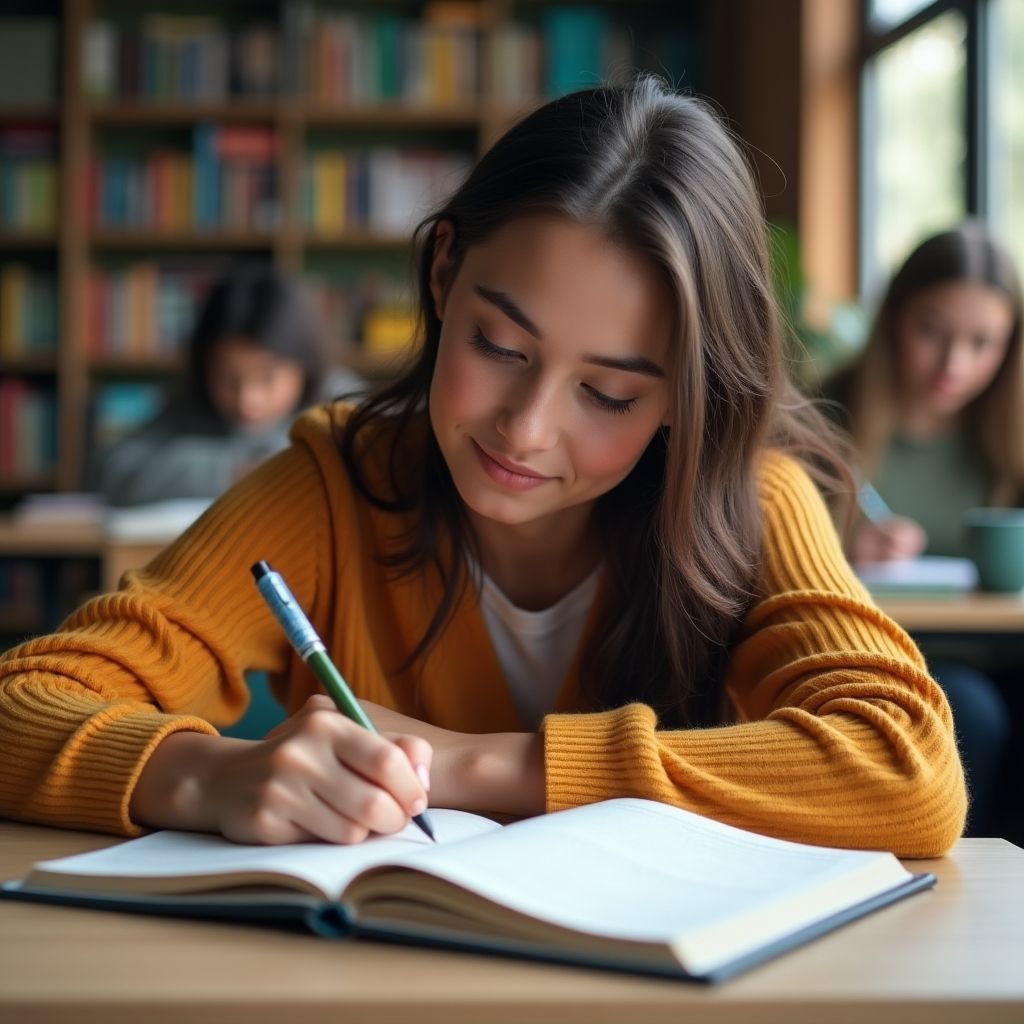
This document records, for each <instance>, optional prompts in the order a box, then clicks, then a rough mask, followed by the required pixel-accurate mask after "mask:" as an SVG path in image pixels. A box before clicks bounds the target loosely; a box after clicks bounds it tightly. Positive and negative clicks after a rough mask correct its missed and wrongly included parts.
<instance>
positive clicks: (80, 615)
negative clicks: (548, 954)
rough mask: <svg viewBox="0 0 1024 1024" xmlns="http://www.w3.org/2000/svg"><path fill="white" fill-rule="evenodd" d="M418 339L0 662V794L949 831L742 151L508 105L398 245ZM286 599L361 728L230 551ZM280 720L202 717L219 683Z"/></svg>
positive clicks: (362, 829)
mask: <svg viewBox="0 0 1024 1024" xmlns="http://www.w3.org/2000/svg"><path fill="white" fill-rule="evenodd" d="M419 241H420V247H421V258H420V269H419V275H418V276H419V289H420V296H421V304H422V321H423V338H422V341H423V344H422V348H421V349H420V351H419V354H418V356H417V358H416V359H415V361H414V362H413V363H412V364H411V366H410V367H409V369H408V371H407V372H406V373H405V375H404V376H403V377H402V378H401V379H400V380H398V381H397V382H396V383H394V384H393V385H392V386H391V387H389V388H387V389H386V390H384V391H383V392H381V393H379V394H377V395H376V396H374V397H372V398H370V399H369V400H367V401H365V402H363V403H362V404H361V405H359V406H358V407H357V408H356V409H355V410H354V411H353V410H351V409H349V408H347V407H343V406H340V405H338V406H334V407H326V408H323V409H320V410H318V411H316V412H314V413H311V414H308V415H307V416H305V417H303V418H302V419H301V420H300V422H299V424H298V425H297V426H296V427H295V428H294V430H293V433H292V437H293V444H292V446H291V448H289V449H288V450H287V451H286V452H284V453H282V454H280V455H277V456H275V457H274V458H273V459H271V460H270V461H269V462H268V463H267V464H266V465H264V466H263V467H261V468H260V469H258V470H257V471H256V472H255V473H253V474H251V475H250V476H249V477H247V478H246V479H245V480H243V481H242V482H240V483H239V484H238V485H237V486H236V487H235V488H233V489H232V490H231V491H230V492H229V493H228V495H226V496H225V497H224V498H223V499H222V500H221V501H219V502H218V503H216V504H215V505H214V507H213V508H212V509H211V510H210V511H209V512H208V513H207V514H206V516H205V517H204V518H203V519H201V520H200V521H199V522H198V523H197V524H196V525H195V526H194V527H193V528H192V529H191V530H189V531H188V532H187V533H186V534H185V535H184V536H183V537H182V538H181V539H180V540H179V541H178V542H176V543H175V544H173V545H172V546H171V547H170V548H168V549H167V550H166V551H165V552H164V553H163V554H162V555H161V556H159V557H158V558H157V559H156V560H155V561H154V562H153V563H151V564H150V565H149V566H148V567H147V568H146V569H145V570H143V571H141V572H137V573H134V574H129V575H128V576H127V578H126V579H125V581H124V583H123V586H122V588H121V589H120V590H119V591H118V592H117V593H115V594H111V595H107V596H104V597H100V598H98V599H96V600H94V601H93V602H92V603H90V604H88V605H86V606H85V607H83V608H82V609H81V610H80V611H79V612H77V613H76V614H75V615H73V616H72V617H71V618H70V619H69V620H68V621H67V622H66V623H65V624H64V627H63V629H62V630H61V631H60V632H58V633H57V634H54V635H52V636H48V637H43V638H41V639H38V640H35V641H33V642H30V643H28V644H26V645H24V646H22V647H20V648H17V649H15V650H13V651H11V652H9V653H8V654H7V656H6V659H5V660H4V661H2V662H0V744H2V746H3V749H4V750H5V751H8V752H9V759H10V761H11V767H10V769H9V770H8V772H6V773H5V776H4V778H3V779H2V780H0V809H2V811H3V812H4V813H7V814H9V815H14V816H17V817H20V818H22V819H26V820H35V821H50V822H59V823H62V824H64V825H72V826H78V827H88V828H103V829H110V830H114V831H119V832H123V833H129V834H130V833H133V832H136V831H138V829H139V828H140V827H142V826H158V827H177V828H187V829H198V830H209V831H219V832H222V833H224V834H225V835H228V836H230V837H233V838H236V839H239V840H244V841H254V842H265V843H282V842H292V841H297V840H306V839H310V838H316V839H321V840H327V841H330V842H339V843H349V842H357V841H360V840H362V839H363V838H364V837H365V836H366V835H367V834H368V833H369V832H383V833H389V832H393V831H395V830H396V829H398V828H400V827H402V826H403V825H404V824H405V823H406V822H407V821H408V818H409V815H412V814H418V813H419V812H420V811H421V810H422V809H423V807H424V805H425V803H426V801H427V800H428V797H429V800H430V801H431V803H433V804H435V805H437V806H447V807H458V808H465V809H469V810H482V811H489V812H496V813H502V814H510V815H531V814H539V813H541V812H543V811H545V810H556V809H558V808H562V807H568V806H571V805H575V804H580V803H586V802H591V801H596V800H602V799H606V798H610V797H615V796H622V795H627V794H629V795H634V796H643V797H647V798H651V799H655V800H664V801H667V802H671V803H673V804H677V805H679V806H683V807H687V808H690V809H692V810H694V811H697V812H698V813H701V814H706V815H708V816H711V817H714V818H717V819H720V820H722V821H726V822H729V823H731V824H734V825H738V826H740V827H746V828H750V829H754V830H759V831H762V832H766V833H770V834H772V835H776V836H784V837H788V838H792V839H796V840H803V841H808V842H817V843H836V844H845V845H849V846H856V847H887V848H890V849H894V850H896V851H898V852H899V853H902V854H907V855H933V854H938V853H941V852H942V851H944V850H945V849H947V848H948V847H949V845H950V844H951V843H952V842H954V840H955V839H956V838H957V836H958V835H959V834H960V830H961V827H962V825H963V819H964V812H965V792H964V785H963V776H962V773H961V768H960V763H959V759H958V756H957V752H956V746H955V743H954V739H953V731H952V722H951V718H950V713H949V708H948V706H947V704H946V702H945V699H944V697H943V695H942V691H941V690H940V689H939V688H938V687H937V686H936V685H935V684H934V683H933V682H932V680H931V679H930V678H929V676H928V674H927V672H926V671H925V667H924V664H923V662H922V659H921V657H920V655H919V653H918V652H917V650H916V648H915V647H914V646H913V644H912V643H911V642H910V640H909V639H908V638H907V636H906V635H905V634H904V633H903V631H902V630H900V629H899V628H898V627H897V626H895V625H894V624H893V623H892V622H890V621H889V620H888V619H886V618H885V616H884V615H882V614H881V613H880V612H879V611H878V609H877V608H875V607H874V606H873V605H872V604H871V602H870V599H869V598H868V595H867V593H866V592H865V590H864V589H863V588H862V587H861V586H860V585H859V584H858V582H857V580H856V579H855V577H854V576H853V574H852V573H851V571H850V569H849V567H848V565H847V564H846V561H845V559H844V557H843V555H842V552H841V550H840V545H839V543H838V541H837V538H836V535H835V533H834V531H833V529H832V526H831V523H830V519H829V514H828V511H827V509H826V506H825V504H824V502H823V500H822V498H821V496H820V495H819V493H818V491H817V489H816V488H815V486H814V484H813V483H812V482H811V479H810V478H809V476H808V474H807V472H805V470H804V469H803V468H802V465H801V462H800V461H799V459H800V457H801V453H803V456H804V457H806V459H807V461H808V463H809V464H811V465H814V466H820V465H822V463H823V460H827V459H828V458H829V455H830V448H829V446H828V445H827V443H826V438H827V435H828V428H827V427H826V426H825V425H824V422H823V421H822V420H821V419H820V418H819V416H818V414H817V413H816V412H815V411H814V410H813V408H812V407H811V406H809V405H808V404H807V403H801V402H799V401H797V400H796V396H795V395H794V393H793V391H792V389H791V388H790V386H789V384H788V383H787V382H786V378H785V375H784V372H783V362H782V339H781V335H780V325H779V318H778V316H777V312H776V307H775V302H774V299H773V293H772V287H771V283H770V269H769V259H768V255H767V247H766V236H765V225H764V221H763V218H762V215H761V211H760V208H759V204H758V201H757V196H756V192H755V188H754V183H753V180H752V176H751V174H750V172H749V170H748V168H747V166H746V164H745V163H744V160H743V158H742V156H741V154H740V153H739V151H738V149H737V147H736V145H735V144H734V142H733V141H732V140H731V139H730V137H729V135H728V133H727V132H726V131H724V130H723V128H722V127H721V125H720V124H719V123H718V122H717V121H716V119H715V118H714V116H713V115H712V114H711V113H709V111H708V110H707V109H706V108H705V107H704V106H703V105H702V104H701V103H700V102H699V101H697V100H695V99H690V98H684V97H680V96H676V95H674V94H672V93H671V92H669V91H667V90H666V89H665V88H663V87H662V86H661V85H660V84H659V83H658V82H657V81H655V80H653V79H650V78H642V79H639V80H638V81H637V82H636V83H634V84H633V85H632V86H630V87H628V88H599V89H593V90H588V91H584V92H581V93H577V94H574V95H570V96H567V97H564V98H562V99H559V100H556V101H553V102H551V103H549V104H547V105H545V106H544V107H542V108H540V109H539V110H538V111H536V112H535V113H533V114H531V115H530V116H529V117H527V118H526V119H524V120H523V121H522V122H520V123H519V124H518V125H516V126H515V127H513V128H512V129H511V130H510V131H509V132H508V133H507V134H506V135H505V136H504V137H503V138H502V139H501V140H499V141H498V142H497V143H496V144H495V146H494V147H493V148H492V149H491V150H490V151H489V152H488V153H487V154H486V155H485V156H484V157H483V158H482V159H481V161H480V163H479V165H478V166H477V167H476V169H475V170H474V171H473V172H472V174H471V175H470V176H469V178H468V179H467V181H466V182H465V183H464V184H463V185H462V186H461V187H460V188H459V189H458V190H457V191H456V193H455V194H454V195H453V196H452V197H451V199H450V200H449V201H448V202H447V203H446V204H445V205H444V206H443V208H442V209H440V210H438V211H437V213H436V214H435V215H434V216H432V217H431V218H429V219H428V221H427V222H426V223H425V224H424V225H423V228H422V231H421V234H420V238H419ZM258 559H266V560H267V561H268V562H269V563H270V564H271V566H273V567H274V568H275V569H277V570H278V571H280V572H281V573H282V575H283V576H284V578H285V579H286V580H287V582H288V583H289V584H290V585H291V588H292V590H293V591H294V592H295V594H296V597H297V599H298V600H299V601H300V603H301V604H302V606H303V607H304V608H305V609H306V611H307V612H308V614H309V616H310V618H311V620H312V622H313V624H314V626H315V627H316V629H317V630H318V632H319V633H320V634H321V636H323V638H324V639H325V641H326V643H327V644H328V647H329V649H330V650H331V652H332V654H333V656H334V658H335V659H336V661H337V662H338V664H339V667H340V668H341V670H342V672H343V673H344V675H345V676H346V678H347V679H348V680H349V681H350V682H351V683H352V685H353V686H354V687H355V688H356V690H357V692H358V694H359V696H360V698H361V699H362V700H363V701H364V702H365V707H366V708H367V710H368V712H369V713H370V714H371V716H372V717H373V718H374V720H375V722H376V724H377V725H378V727H379V728H380V729H381V730H383V731H385V732H386V735H385V736H376V735H372V734H369V733H367V732H365V731H364V730H361V729H359V728H358V727H357V726H354V725H353V724H352V723H351V722H349V721H348V720H347V719H345V718H344V717H343V716H342V715H340V714H338V713H337V712H336V711H335V710H334V709H333V707H332V706H331V704H330V701H329V700H328V699H327V698H326V697H325V696H323V695H320V694H317V692H316V685H315V681H314V680H313V678H312V676H311V675H310V673H309V672H308V671H307V669H306V668H305V666H304V665H303V663H302V662H301V661H299V660H298V659H297V658H296V657H295V656H294V655H293V654H292V653H291V651H290V649H289V646H288V643H287V642H286V640H285V638H284V637H283V636H282V634H281V631H280V629H279V628H277V626H276V624H275V623H274V621H273V619H272V617H271V614H270V612H269V611H268V609H267V608H266V607H265V605H264V603H263V601H262V599H261V598H260V596H259V594H258V593H257V591H256V588H255V587H254V585H253V583H252V580H251V578H250V575H249V568H250V566H251V565H252V563H253V562H255V561H256V560H258ZM246 668H262V669H265V670H268V671H269V672H271V673H273V675H274V678H275V680H276V688H277V689H276V692H277V693H278V694H279V695H280V698H281V700H282V701H283V703H284V704H285V706H286V708H287V711H288V712H289V718H288V719H287V720H286V721H285V722H284V723H283V724H282V725H280V726H279V727H278V728H277V729H275V730H274V731H273V732H272V733H271V734H270V735H269V736H268V737H266V739H264V740H262V741H259V742H246V741H241V740H232V739H227V738H224V737H220V736H218V735H217V733H216V732H215V729H214V725H215V724H217V723H223V722H227V721H230V720H232V719H233V718H235V717H237V715H238V714H239V712H240V710H241V708H242V707H243V706H244V704H245V700H246V693H245V687H244V683H243V678H242V672H243V670H244V669H246Z"/></svg>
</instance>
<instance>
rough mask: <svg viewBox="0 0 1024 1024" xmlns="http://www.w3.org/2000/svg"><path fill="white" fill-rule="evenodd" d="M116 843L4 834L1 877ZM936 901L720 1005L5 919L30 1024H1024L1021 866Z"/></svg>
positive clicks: (329, 949)
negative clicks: (187, 1023) (581, 1023)
mask: <svg viewBox="0 0 1024 1024" xmlns="http://www.w3.org/2000/svg"><path fill="white" fill-rule="evenodd" d="M112 841H113V840H112V839H111V837H109V836H96V835H89V834H85V833H75V832H63V831H59V830H54V829H45V828H34V827H31V826H27V825H16V824H12V823H6V822H0V877H2V878H17V877H21V876H22V875H23V874H24V873H25V872H26V871H27V870H28V868H29V866H30V865H31V864H32V863H33V862H34V861H36V860H39V859H42V858H45V857H55V856H63V855H66V854H70V853H76V852H80V851H84V850H86V849H94V848H96V847H99V846H104V845H107V844H109V843H110V842H112ZM910 865H911V867H912V868H913V869H915V870H922V869H925V870H930V871H934V872H935V874H936V875H938V877H939V884H938V886H937V887H936V888H935V889H933V890H931V891H929V892H926V893H922V894H920V895H917V896H914V897H912V898H910V899H908V900H906V901H904V902H902V903H899V904H896V905H895V906H892V907H888V908H886V909H885V910H883V911H880V912H879V913H877V914H874V915H871V916H870V917H867V918H864V919H863V920H860V921H856V922H854V923H853V924H851V925H849V926H847V927H846V928H843V929H840V930H839V931H837V932H834V933H832V934H831V935H827V936H825V937H823V938H821V939H818V940H816V941H815V942H812V943H811V944H810V945H808V946H805V947H803V948H802V949H799V950H795V951H793V952H791V953H787V954H786V955H784V956H782V957H780V958H779V959H778V960H775V961H774V962H772V963H769V964H766V965H764V966H762V967H759V968H756V969H754V970H753V971H751V972H750V973H748V974H746V975H743V976H741V977H739V978H736V979H734V980H733V981H730V982H726V983H725V984H723V985H721V986H718V987H715V988H705V987H702V986H695V985H687V984H685V983H679V982H672V981H662V980H658V979H649V978H635V977H631V976H626V975H613V974H606V973H602V972H599V971H591V970H584V969H575V968H562V967H552V966H547V965H543V964H532V963H526V962H521V961H514V960H503V959H497V958H491V957H483V956H468V955H461V954H455V953H446V952H438V951H433V950H414V949H407V948H403V947H398V946H385V945H375V944H372V943H357V942H353V943H346V942H340V943H338V942H329V941H326V940H323V939H317V938H313V937H307V936H304V935H293V934H284V933H277V932H273V931H269V930H258V929H253V928H243V927H238V926H234V925H226V924H212V923H199V922H191V921H174V920H160V919H157V918H146V917H133V916H127V915H119V914H111V913H103V912H99V911H87V910H71V909H67V908H62V907H50V906H42V905H34V904H25V903H6V902H3V901H0V1019H2V1020H9V1021H11V1022H12V1024H13V1022H15V1021H17V1022H18V1024H35V1022H42V1021H46V1022H48V1024H60V1022H63V1021H67V1022H74V1024H121V1022H125V1024H127V1022H131V1024H137V1022H138V1021H141V1020H145V1021H147V1024H160V1022H164V1021H166V1022H171V1021H180V1020H202V1021H206V1020H216V1021H217V1022H218V1024H261V1022H264V1021H266V1022H274V1024H280V1022H282V1021H287V1022H288V1024H312V1022H319V1021H324V1022H326V1021H330V1022H332V1024H334V1022H337V1021H344V1022H345V1024H358V1022H361V1021H372V1022H380V1024H385V1022H386V1024H398V1022H402V1024H461V1022H466V1024H482V1022H485V1021H486V1022H487V1024H501V1022H509V1024H512V1022H514V1024H522V1022H526V1021H528V1022H530V1024H544V1022H548V1021H550V1022H556V1021H557V1022H559V1024H565V1022H567V1021H576V1020H586V1021H587V1022H588V1024H590V1022H594V1024H601V1022H612V1021H614V1022H629V1021H636V1022H639V1024H659V1022H662V1021H664V1022H669V1021H671V1022H672V1024H678V1022H679V1021H686V1022H687V1024H700V1022H702V1021H714V1022H716V1024H740V1022H742V1024H749V1022H750V1021H757V1024H782V1022H785V1024H803V1022H807V1024H812V1022H813V1024H822V1022H828V1024H848V1022H852V1021H870V1024H887V1022H890V1021H891V1022H896V1021H898V1022H900V1024H914V1022H921V1024H951V1022H965V1024H967V1022H969V1024H977V1022H978V1021H980V1020H984V1021H986V1022H998V1021H1007V1022H1009V1021H1014V1022H1017V1024H1019V1022H1020V1021H1021V1020H1024V970H1021V967H1022V963H1024V850H1020V849H1018V848H1017V847H1015V846H1011V845H1010V844H1009V843H1006V842H1004V841H1003V840H1000V839H968V840H962V841H961V842H960V844H959V845H958V846H957V848H956V850H955V851H954V853H953V854H952V856H950V857H948V858H944V859H942V860H937V861H914V862H910Z"/></svg>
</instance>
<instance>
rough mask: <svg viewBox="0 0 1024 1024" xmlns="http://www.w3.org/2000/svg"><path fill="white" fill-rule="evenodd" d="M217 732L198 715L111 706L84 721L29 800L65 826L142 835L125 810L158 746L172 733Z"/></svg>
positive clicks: (141, 830) (38, 809) (46, 817)
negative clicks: (196, 716) (43, 784)
mask: <svg viewBox="0 0 1024 1024" xmlns="http://www.w3.org/2000/svg"><path fill="white" fill-rule="evenodd" d="M175 732H199V733H205V734H206V735H212V736H216V735H217V730H216V729H215V728H214V727H213V726H212V725H210V723H209V722H207V721H205V720H204V719H202V718H195V717H192V716H184V715H165V714H159V713H153V712H152V711H143V710H139V709H138V705H122V706H118V705H114V706H113V707H111V708H109V709H108V710H107V711H106V712H105V713H101V714H97V715H94V716H93V717H92V719H91V720H90V721H89V722H88V723H87V724H85V725H84V726H83V727H82V729H81V730H80V731H79V733H78V735H77V736H76V737H75V738H74V740H72V741H71V742H70V743H68V744H67V745H66V747H65V748H64V750H63V751H62V753H61V754H60V755H59V756H58V757H57V759H56V760H55V762H54V764H53V766H52V768H51V770H50V772H49V773H48V781H47V785H46V787H45V788H44V789H43V790H42V791H41V792H39V793H38V794H37V798H36V799H35V800H33V804H34V805H35V809H36V810H37V811H38V812H39V813H40V816H41V817H42V818H43V819H44V820H47V821H49V822H53V821H60V822H61V824H62V825H64V826H65V827H67V828H81V829H90V830H94V831H100V832H114V833H117V834H120V835H129V836H137V835H141V834H142V832H143V828H142V827H141V826H139V825H136V824H135V822H133V821H132V820H131V818H130V817H129V814H128V804H129V801H130V800H131V796H132V792H133V791H134V789H135V784H136V782H138V779H139V776H140V775H141V774H142V769H143V768H144V767H145V765H146V762H147V761H148V760H149V757H150V755H151V754H152V753H153V751H154V750H155V749H156V748H157V746H158V745H159V744H160V743H161V742H162V741H163V740H164V739H165V738H166V737H167V736H170V735H171V733H175Z"/></svg>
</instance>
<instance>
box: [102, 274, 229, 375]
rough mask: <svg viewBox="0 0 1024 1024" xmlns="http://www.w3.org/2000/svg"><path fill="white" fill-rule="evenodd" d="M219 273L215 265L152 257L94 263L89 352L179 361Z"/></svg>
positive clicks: (106, 355)
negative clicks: (104, 265)
mask: <svg viewBox="0 0 1024 1024" xmlns="http://www.w3.org/2000/svg"><path fill="white" fill-rule="evenodd" d="M215 275H216V270H215V269H214V268H213V267H175V266H171V267H168V266H160V265H158V264H157V263H155V262H152V261H149V260H145V261H141V262H138V263H133V264H130V265H128V266H126V267H122V268H119V269H116V270H107V269H101V268H99V267H93V268H92V269H91V270H90V272H89V277H88V281H87V285H86V302H85V349H86V351H87V352H88V353H89V354H90V355H91V356H93V357H98V358H110V357H115V358H116V357H124V358H134V359H151V360H155V361H160V360H166V361H168V362H170V361H172V360H174V359H175V358H176V356H177V355H178V352H179V349H180V346H181V343H182V339H184V338H185V337H186V336H187V335H188V333H189V331H190V330H191V329H192V324H193V323H194V322H195V318H196V313H197V311H198V307H199V303H200V302H201V301H202V299H203V297H204V296H205V294H206V291H207V289H208V288H209V286H210V283H211V282H212V280H213V278H214V276H215Z"/></svg>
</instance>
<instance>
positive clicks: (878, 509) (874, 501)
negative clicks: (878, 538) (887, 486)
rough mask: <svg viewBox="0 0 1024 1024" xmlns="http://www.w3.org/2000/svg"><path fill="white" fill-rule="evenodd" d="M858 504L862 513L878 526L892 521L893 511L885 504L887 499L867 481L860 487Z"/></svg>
mask: <svg viewBox="0 0 1024 1024" xmlns="http://www.w3.org/2000/svg"><path fill="white" fill-rule="evenodd" d="M857 504H858V505H860V510H861V512H863V513H864V515H865V516H866V517H867V518H868V519H869V520H870V521H871V522H872V523H874V524H875V525H876V526H877V525H878V524H879V523H884V522H885V521H886V520H887V519H892V509H891V508H889V506H888V505H887V504H886V503H885V499H884V498H883V497H882V496H881V495H880V494H879V493H878V491H876V490H875V488H874V487H872V486H871V484H869V483H868V482H867V481H866V480H865V481H864V483H862V484H861V485H860V491H858V493H857Z"/></svg>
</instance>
